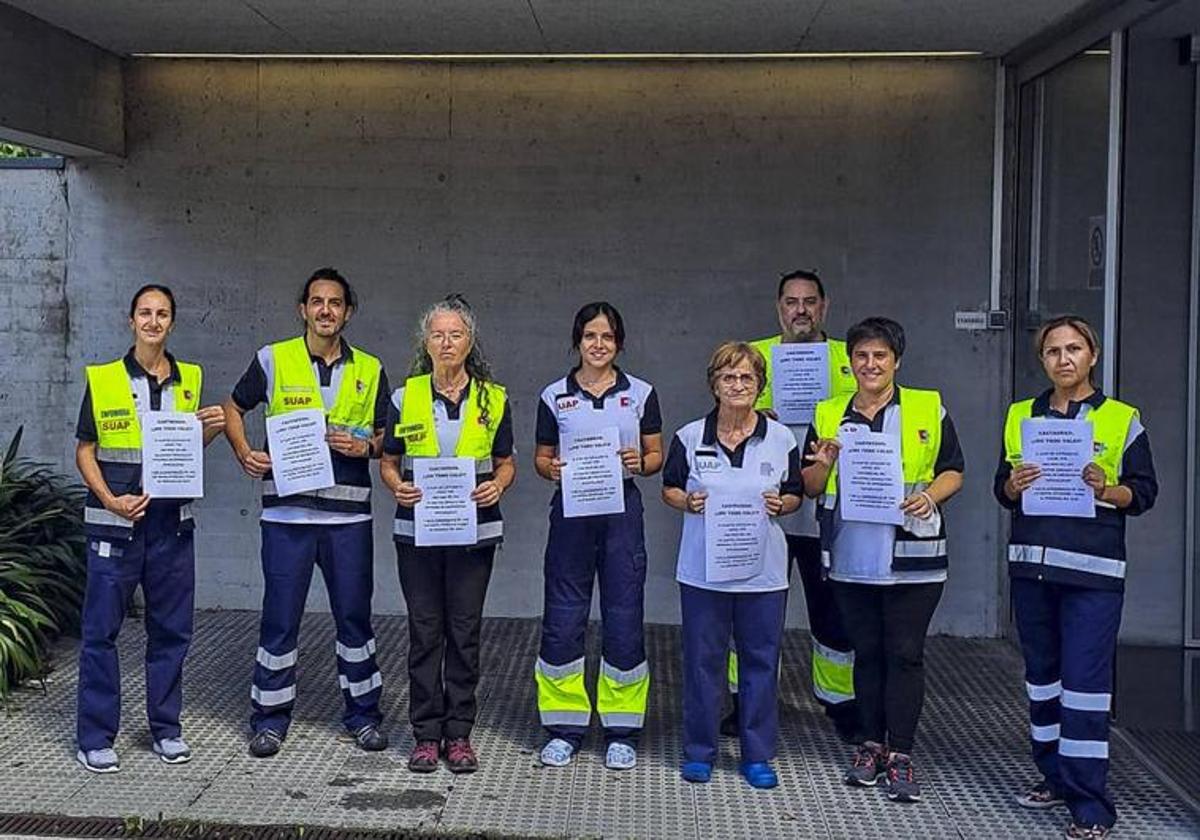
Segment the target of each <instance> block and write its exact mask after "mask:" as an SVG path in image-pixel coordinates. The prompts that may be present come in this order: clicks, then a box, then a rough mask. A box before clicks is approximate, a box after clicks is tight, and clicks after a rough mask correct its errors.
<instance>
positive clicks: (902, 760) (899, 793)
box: [887, 753, 921, 802]
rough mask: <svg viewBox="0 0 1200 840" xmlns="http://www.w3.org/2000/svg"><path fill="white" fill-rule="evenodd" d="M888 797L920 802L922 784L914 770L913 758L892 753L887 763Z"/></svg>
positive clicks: (901, 800) (900, 800) (895, 799)
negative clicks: (919, 782) (918, 782)
mask: <svg viewBox="0 0 1200 840" xmlns="http://www.w3.org/2000/svg"><path fill="white" fill-rule="evenodd" d="M887 798H888V799H890V800H892V801H893V802H920V801H921V786H920V785H919V784H917V777H916V774H915V773H914V772H913V766H912V759H911V758H909V757H908V756H907V755H905V754H904V753H892V755H891V758H889V759H888V763H887Z"/></svg>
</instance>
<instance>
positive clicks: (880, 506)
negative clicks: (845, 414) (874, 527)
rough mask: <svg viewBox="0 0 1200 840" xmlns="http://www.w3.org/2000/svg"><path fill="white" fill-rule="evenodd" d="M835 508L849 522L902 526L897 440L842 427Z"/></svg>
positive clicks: (883, 434)
mask: <svg viewBox="0 0 1200 840" xmlns="http://www.w3.org/2000/svg"><path fill="white" fill-rule="evenodd" d="M838 440H840V441H841V444H842V451H841V454H840V455H839V456H838V461H837V464H838V507H839V508H841V512H842V519H845V520H846V521H848V522H876V523H880V524H884V525H903V524H904V512H903V511H901V510H900V503H901V502H903V501H904V471H903V470H902V468H901V466H900V437H899V435H893V434H888V433H886V432H872V431H869V430H866V429H864V428H862V427H861V426H844V427H842V429H841V431H840V432H839V433H838Z"/></svg>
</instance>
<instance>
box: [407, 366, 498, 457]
mask: <svg viewBox="0 0 1200 840" xmlns="http://www.w3.org/2000/svg"><path fill="white" fill-rule="evenodd" d="M480 387H482V388H483V394H484V399H485V400H486V401H487V418H486V422H485V418H484V416H483V413H482V411H481V410H480V407H479V399H478V396H477V395H478V391H477V389H478V388H480ZM507 401H508V394H507V392H506V391H505V390H504V388H503V386H500V385H496V384H495V383H491V382H488V383H479V382H476V381H475V380H474V379H472V380H471V381H470V382H469V383H468V385H467V395H466V397H465V398H464V399H463V403H464V405H463V416H462V431H461V432H460V433H459V436H458V443H457V444H456V445H455V447H454V454H455V455H456V456H458V457H460V458H474V459H475V460H476V461H477V462H478V461H482V460H484V459H487V460H488V461H489V462H490V461H491V457H492V444H493V442H494V441H495V439H496V430H497V429H499V428H500V421H501V419H503V417H504V406H505V404H506V403H507ZM393 435H394V437H396V438H397V439H399V440H403V441H404V452H405V454H406V455H408V456H409V457H412V458H436V457H438V455H440V454H441V451H440V446H439V444H438V436H437V429H436V428H435V426H434V419H433V383H432V379H431V377H430V375H429V374H425V375H424V376H413V377H411V378H409V379H408V381H407V382H405V383H404V403H403V405H402V406H401V407H400V422H399V423H397V424H396V426H395V428H394V429H393ZM477 471H478V470H477Z"/></svg>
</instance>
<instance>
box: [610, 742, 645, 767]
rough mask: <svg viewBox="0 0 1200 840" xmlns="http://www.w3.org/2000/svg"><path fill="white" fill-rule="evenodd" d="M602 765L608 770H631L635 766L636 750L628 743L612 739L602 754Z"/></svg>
mask: <svg viewBox="0 0 1200 840" xmlns="http://www.w3.org/2000/svg"><path fill="white" fill-rule="evenodd" d="M604 766H605V767H607V768H608V769H609V770H632V769H633V768H634V767H637V750H635V749H634V748H633V747H631V746H629V744H623V743H621V742H620V741H613V742H612V743H611V744H609V745H608V752H606V753H605V754H604Z"/></svg>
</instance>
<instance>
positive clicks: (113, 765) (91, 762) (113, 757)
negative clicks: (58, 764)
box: [75, 747, 121, 773]
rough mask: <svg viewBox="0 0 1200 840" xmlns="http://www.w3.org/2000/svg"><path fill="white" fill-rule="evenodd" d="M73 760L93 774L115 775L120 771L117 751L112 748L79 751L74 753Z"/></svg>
mask: <svg viewBox="0 0 1200 840" xmlns="http://www.w3.org/2000/svg"><path fill="white" fill-rule="evenodd" d="M75 760H76V761H78V762H79V763H80V764H82V765H83V766H84V767H86V768H87V769H88V770H91V771H92V772H93V773H116V772H117V771H118V770H120V769H121V761H120V759H118V758H117V751H116V750H114V749H113V748H112V747H105V748H104V749H102V750H80V751H79V752H77V753H75Z"/></svg>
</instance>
